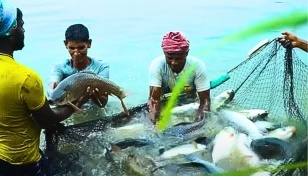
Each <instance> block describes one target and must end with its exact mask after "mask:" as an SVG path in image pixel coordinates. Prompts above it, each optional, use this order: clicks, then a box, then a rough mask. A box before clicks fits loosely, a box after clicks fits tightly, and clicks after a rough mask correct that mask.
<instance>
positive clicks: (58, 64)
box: [54, 59, 71, 68]
mask: <svg viewBox="0 0 308 176" xmlns="http://www.w3.org/2000/svg"><path fill="white" fill-rule="evenodd" d="M67 66H71V59H65V60H64V61H61V62H56V63H54V67H58V68H64V67H67Z"/></svg>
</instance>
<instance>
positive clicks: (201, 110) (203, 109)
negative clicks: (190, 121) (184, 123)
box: [195, 105, 210, 122]
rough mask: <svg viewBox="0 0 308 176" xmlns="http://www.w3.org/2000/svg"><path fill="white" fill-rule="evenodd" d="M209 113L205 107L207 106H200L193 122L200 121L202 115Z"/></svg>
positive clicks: (208, 109) (207, 107)
mask: <svg viewBox="0 0 308 176" xmlns="http://www.w3.org/2000/svg"><path fill="white" fill-rule="evenodd" d="M209 111H210V108H209V106H207V105H203V106H202V105H200V106H199V108H198V110H197V114H196V118H195V121H196V122H198V121H200V120H201V119H202V117H203V115H204V114H207V113H209Z"/></svg>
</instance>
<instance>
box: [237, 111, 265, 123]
mask: <svg viewBox="0 0 308 176" xmlns="http://www.w3.org/2000/svg"><path fill="white" fill-rule="evenodd" d="M239 113H241V114H244V115H245V116H246V117H247V118H248V119H250V120H251V121H253V122H255V121H256V120H265V119H266V118H267V117H268V114H269V112H268V111H266V110H263V109H247V110H240V111H239Z"/></svg>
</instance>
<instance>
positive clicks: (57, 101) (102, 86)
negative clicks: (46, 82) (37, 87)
mask: <svg viewBox="0 0 308 176" xmlns="http://www.w3.org/2000/svg"><path fill="white" fill-rule="evenodd" d="M89 86H90V87H92V88H98V89H99V90H100V91H102V92H106V93H107V94H108V95H114V96H116V97H118V98H119V99H120V101H121V104H122V107H123V109H124V111H125V113H126V114H128V110H127V108H126V106H125V105H124V102H123V99H124V98H125V97H126V94H125V92H124V90H123V89H122V88H121V87H119V86H118V85H116V84H115V83H113V82H112V81H110V80H108V79H105V78H101V77H99V76H97V75H96V74H94V73H92V72H86V71H84V72H79V73H75V74H73V75H70V76H68V77H67V78H65V79H64V80H63V81H61V82H60V83H59V85H58V86H57V87H56V88H55V89H54V90H53V91H52V92H51V93H50V96H49V101H51V102H52V103H53V105H56V106H61V105H67V104H71V102H73V101H75V100H77V99H78V98H80V97H81V96H82V95H83V94H84V92H85V91H86V89H87V87H89Z"/></svg>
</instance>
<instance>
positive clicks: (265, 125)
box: [254, 120, 282, 133]
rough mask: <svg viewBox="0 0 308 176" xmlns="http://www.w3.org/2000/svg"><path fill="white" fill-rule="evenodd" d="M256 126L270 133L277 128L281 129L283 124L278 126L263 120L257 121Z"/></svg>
mask: <svg viewBox="0 0 308 176" xmlns="http://www.w3.org/2000/svg"><path fill="white" fill-rule="evenodd" d="M254 124H255V125H256V126H257V127H258V129H259V130H260V131H261V132H263V133H267V132H269V131H272V130H275V129H277V128H281V127H282V126H281V124H276V123H273V122H268V121H263V120H257V121H255V122H254Z"/></svg>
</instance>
